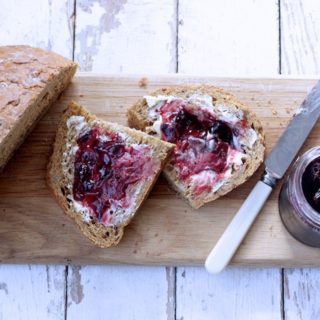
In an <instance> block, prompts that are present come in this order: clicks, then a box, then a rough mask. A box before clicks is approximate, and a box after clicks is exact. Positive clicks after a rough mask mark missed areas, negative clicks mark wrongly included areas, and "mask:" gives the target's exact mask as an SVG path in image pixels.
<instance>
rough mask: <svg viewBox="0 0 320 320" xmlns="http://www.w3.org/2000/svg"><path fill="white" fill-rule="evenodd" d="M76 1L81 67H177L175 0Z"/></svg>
mask: <svg viewBox="0 0 320 320" xmlns="http://www.w3.org/2000/svg"><path fill="white" fill-rule="evenodd" d="M76 3H77V24H76V42H75V61H76V62H78V63H79V65H80V68H81V70H82V71H93V72H106V71H107V72H113V73H117V72H126V73H137V72H139V71H140V72H147V73H148V74H150V73H165V72H174V70H175V65H176V59H175V57H176V54H175V47H176V45H175V43H176V36H175V31H176V13H175V9H176V6H175V0H162V1H161V2H158V1H148V0H143V1H141V0H130V1H125V0H120V1H104V0H98V1H88V0H80V1H77V2H76Z"/></svg>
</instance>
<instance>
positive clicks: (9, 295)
mask: <svg viewBox="0 0 320 320" xmlns="http://www.w3.org/2000/svg"><path fill="white" fill-rule="evenodd" d="M64 312H65V267H64V266H50V267H49V266H37V265H34V266H25V265H21V266H18V265H0V319H3V320H5V319H15V320H20V319H21V320H28V319H30V320H42V319H48V320H61V319H64Z"/></svg>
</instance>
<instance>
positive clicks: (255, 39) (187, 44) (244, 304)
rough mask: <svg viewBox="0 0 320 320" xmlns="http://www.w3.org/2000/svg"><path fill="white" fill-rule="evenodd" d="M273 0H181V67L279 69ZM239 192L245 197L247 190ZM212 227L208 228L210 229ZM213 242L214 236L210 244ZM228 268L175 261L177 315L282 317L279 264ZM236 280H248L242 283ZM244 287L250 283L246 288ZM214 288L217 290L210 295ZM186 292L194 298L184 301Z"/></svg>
mask: <svg viewBox="0 0 320 320" xmlns="http://www.w3.org/2000/svg"><path fill="white" fill-rule="evenodd" d="M277 2H278V1H268V0H266V1H258V2H257V1H254V0H244V1H241V2H239V1H237V0H225V1H210V0H201V1H188V0H180V1H179V22H180V23H179V25H178V48H179V54H178V57H179V60H178V70H179V72H183V73H187V74H198V75H222V76H226V75H231V76H236V75H242V76H243V75H252V76H261V75H271V76H274V75H275V74H277V73H278V69H279V52H278V46H279V43H278V37H279V30H278V29H279V28H278V21H277V18H278V3H277ZM253 103H255V102H254V101H253ZM250 104H251V101H250ZM239 191H240V190H239ZM242 197H243V198H242V199H244V197H245V194H243V196H242ZM239 207H240V203H239V206H238V207H235V208H234V209H233V210H234V212H236V211H237V209H238V208H239ZM231 211H232V210H230V213H231ZM234 212H233V213H231V215H232V214H234ZM222 214H223V213H222ZM225 226H227V223H226V224H225ZM214 232H215V231H214V230H212V231H209V235H212V234H214ZM215 239H217V238H215ZM213 245H214V241H212V244H211V246H212V247H213ZM208 252H209V251H208ZM227 270H228V271H227V272H226V273H224V274H223V275H221V277H220V276H219V277H217V278H213V277H212V275H211V274H208V273H206V272H205V271H204V269H203V268H201V267H200V268H192V267H178V268H177V295H176V297H177V319H181V318H182V317H183V318H184V319H199V318H201V319H203V320H205V319H208V320H209V319H213V318H215V319H224V318H225V319H247V318H250V317H252V315H254V316H255V317H256V319H260V317H264V315H263V314H262V315H261V310H263V311H264V312H265V313H266V314H267V315H268V316H269V317H270V318H271V319H272V318H275V319H278V318H279V317H280V308H279V302H277V301H276V302H275V304H270V301H272V299H273V298H274V296H276V297H278V296H280V290H281V285H280V284H281V278H280V277H279V273H280V271H279V270H278V269H276V268H274V269H268V270H266V269H260V270H253V271H251V270H250V269H243V268H236V269H235V268H234V269H232V270H230V269H229V268H227ZM229 270H230V271H229ZM181 275H184V277H181ZM199 279H200V281H199ZM240 279H241V280H240ZM256 279H259V280H260V281H259V280H258V281H256ZM263 279H268V281H264V280H263ZM199 282H200V283H201V285H199ZM240 282H242V283H246V286H243V285H241V284H240ZM178 283H179V284H178ZM262 283H263V284H262ZM247 287H249V288H250V289H249V290H247ZM229 288H232V294H231V297H232V298H229V297H228V293H229V290H228V289H229ZM213 292H219V294H215V295H214V296H213V295H212V293H213ZM227 292H228V293H227ZM253 292H254V294H252V293H253ZM229 295H230V294H229ZM261 296H263V297H264V300H265V301H266V305H267V306H268V308H264V301H262V300H261V299H260V297H261ZM189 297H191V301H192V303H188V299H189ZM200 297H201V299H200ZM200 301H201V303H200ZM249 301H250V302H249ZM251 306H252V309H251ZM277 312H278V314H277ZM200 314H201V316H199V315H200Z"/></svg>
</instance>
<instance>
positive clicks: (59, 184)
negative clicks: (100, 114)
mask: <svg viewBox="0 0 320 320" xmlns="http://www.w3.org/2000/svg"><path fill="white" fill-rule="evenodd" d="M74 115H75V116H83V117H84V118H85V121H86V122H87V123H88V124H89V126H90V125H92V124H93V123H95V124H98V126H99V127H101V128H104V129H106V130H108V131H112V132H116V133H124V134H126V135H127V136H129V137H130V139H131V141H132V143H137V144H147V145H149V146H150V147H151V148H152V150H153V156H154V157H155V158H157V159H159V160H160V167H159V169H158V171H157V172H156V173H155V175H154V177H152V179H150V180H148V181H145V182H144V183H143V185H142V188H141V191H140V194H139V195H138V197H137V199H136V202H135V205H134V207H133V210H132V212H131V214H130V216H129V217H127V218H124V219H123V221H120V223H118V224H117V225H109V226H105V225H103V224H101V223H96V222H95V221H94V220H90V221H88V222H85V221H84V220H83V218H82V216H81V215H80V214H79V213H77V212H76V211H75V210H74V207H73V205H72V204H71V203H70V200H69V201H68V198H67V196H68V193H70V191H69V190H68V188H66V186H67V185H68V184H72V183H73V181H67V179H66V176H65V175H64V173H63V170H62V157H63V152H64V151H65V150H66V144H67V143H68V142H69V143H70V142H71V140H70V137H68V135H67V133H68V128H67V120H68V119H69V118H70V117H71V116H74ZM73 143H74V142H73ZM173 148H174V145H172V144H170V143H167V142H164V141H161V140H159V139H156V138H153V137H150V136H149V135H147V134H145V133H142V132H140V131H137V130H134V129H130V128H126V127H124V126H121V125H118V124H115V123H110V122H107V121H103V120H99V119H98V118H97V117H96V116H94V115H93V114H91V113H89V112H88V111H87V110H86V109H85V108H83V107H81V106H79V105H77V104H76V103H75V102H71V103H70V105H69V106H68V108H67V109H66V111H65V112H64V114H63V116H62V118H61V122H60V125H59V128H58V131H57V135H56V140H55V143H54V150H53V154H52V157H51V159H50V162H49V164H48V170H47V184H48V186H49V188H50V189H51V191H52V192H53V194H54V196H55V197H56V199H57V201H58V203H59V204H60V206H61V207H62V208H63V210H64V212H65V213H66V214H67V215H68V216H69V217H70V218H72V219H73V220H74V221H75V222H76V223H77V224H78V226H79V228H80V230H81V231H82V233H83V234H84V235H85V236H86V237H88V238H89V239H90V240H91V241H92V242H93V243H94V244H96V245H98V246H99V247H102V248H106V247H110V246H114V245H116V244H118V243H119V241H120V240H121V238H122V236H123V231H124V227H125V226H126V225H128V224H129V222H130V221H131V220H132V218H133V217H134V215H135V214H136V212H137V210H138V209H139V208H140V206H141V205H142V203H143V201H144V200H145V199H146V197H147V195H148V194H149V192H150V191H151V189H152V187H153V185H154V183H155V181H156V180H157V177H158V176H159V173H160V171H161V169H162V168H163V166H164V165H165V163H166V161H167V159H168V156H169V155H170V153H171V151H172V150H173ZM73 165H74V163H70V168H71V167H72V168H73ZM72 168H71V169H72Z"/></svg>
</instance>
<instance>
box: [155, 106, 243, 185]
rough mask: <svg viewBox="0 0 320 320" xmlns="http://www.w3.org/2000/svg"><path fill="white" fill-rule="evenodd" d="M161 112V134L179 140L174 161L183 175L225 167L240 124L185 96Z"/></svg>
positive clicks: (167, 139) (166, 137) (180, 175)
mask: <svg viewBox="0 0 320 320" xmlns="http://www.w3.org/2000/svg"><path fill="white" fill-rule="evenodd" d="M160 115H161V118H162V124H161V127H160V130H161V138H162V139H163V140H165V141H168V142H171V143H174V144H176V148H175V152H174V154H173V157H172V160H171V164H172V165H174V166H175V167H176V168H177V169H178V173H179V178H180V179H182V180H185V179H187V178H189V177H190V176H191V175H194V174H198V173H200V172H202V171H204V170H212V171H214V172H215V173H217V174H220V173H222V172H224V171H225V169H226V166H227V158H228V151H229V148H231V149H233V148H235V147H234V144H233V141H234V135H235V134H234V133H237V132H238V131H239V130H238V129H237V128H232V127H231V125H230V124H228V123H226V122H224V121H221V120H219V119H216V118H215V117H214V115H213V114H212V113H211V112H209V111H207V110H205V109H200V108H197V107H195V106H193V105H190V104H188V103H187V102H185V101H182V100H174V101H171V102H166V103H165V104H164V105H163V106H162V107H161V108H160ZM211 187H212V186H211V185H208V188H211Z"/></svg>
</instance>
